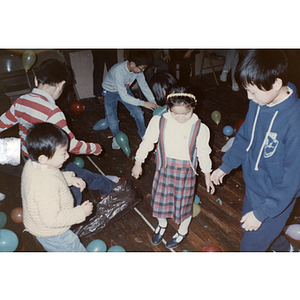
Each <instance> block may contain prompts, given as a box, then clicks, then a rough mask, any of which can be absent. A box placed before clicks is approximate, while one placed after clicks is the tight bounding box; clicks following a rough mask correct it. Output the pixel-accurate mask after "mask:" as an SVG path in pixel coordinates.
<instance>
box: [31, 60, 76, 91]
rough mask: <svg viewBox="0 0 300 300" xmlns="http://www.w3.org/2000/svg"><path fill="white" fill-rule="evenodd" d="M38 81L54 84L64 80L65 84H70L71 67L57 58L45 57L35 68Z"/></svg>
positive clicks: (71, 81) (71, 77)
mask: <svg viewBox="0 0 300 300" xmlns="http://www.w3.org/2000/svg"><path fill="white" fill-rule="evenodd" d="M35 75H36V78H37V81H38V83H41V84H49V85H52V86H54V85H56V84H57V83H60V82H62V81H66V83H65V85H71V84H73V82H74V74H73V71H72V69H71V68H70V67H69V66H68V65H67V64H65V63H64V62H62V61H60V60H58V59H47V60H45V61H44V62H42V63H41V65H40V66H39V67H38V68H37V69H36V70H35Z"/></svg>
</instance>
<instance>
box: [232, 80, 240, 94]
mask: <svg viewBox="0 0 300 300" xmlns="http://www.w3.org/2000/svg"><path fill="white" fill-rule="evenodd" d="M232 90H233V91H234V92H238V91H239V90H240V88H239V85H238V84H237V83H236V82H233V83H232Z"/></svg>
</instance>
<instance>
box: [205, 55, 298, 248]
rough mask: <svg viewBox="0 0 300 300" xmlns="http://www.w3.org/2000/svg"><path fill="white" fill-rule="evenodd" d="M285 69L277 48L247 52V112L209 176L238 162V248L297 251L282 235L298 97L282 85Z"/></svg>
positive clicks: (293, 189) (293, 175)
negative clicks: (240, 198)
mask: <svg viewBox="0 0 300 300" xmlns="http://www.w3.org/2000/svg"><path fill="white" fill-rule="evenodd" d="M287 67H288V63H287V59H286V56H285V54H284V52H282V51H280V50H250V51H248V52H247V53H246V55H245V56H244V58H243V60H242V61H241V64H240V67H239V70H240V78H241V83H242V85H243V87H244V88H245V89H246V91H247V96H248V98H249V100H250V103H249V110H248V113H247V116H246V118H245V122H244V123H243V125H242V126H241V127H240V129H239V131H238V133H237V135H236V137H235V140H234V143H233V145H232V147H231V148H230V149H229V150H228V151H227V152H226V153H225V155H224V156H223V158H222V160H223V164H222V165H221V166H220V167H219V168H218V169H217V170H215V171H214V172H213V173H212V175H211V180H212V181H213V182H214V183H215V184H216V185H218V184H220V183H222V182H223V177H224V176H225V175H226V174H229V173H230V172H231V170H232V169H235V168H237V167H239V166H240V165H242V168H243V177H244V181H245V184H246V190H245V198H244V205H243V211H242V218H241V227H242V230H243V233H244V235H243V238H242V241H241V245H240V250H241V251H267V250H268V249H271V250H273V251H290V252H294V251H298V249H297V248H296V247H294V246H293V245H291V244H290V243H289V242H288V241H287V239H286V238H285V237H284V236H283V235H282V230H283V228H284V226H285V223H286V221H287V219H288V218H289V216H290V214H291V212H292V210H293V207H294V205H295V202H296V198H297V197H298V196H300V192H299V191H300V155H299V149H300V101H299V99H298V94H297V89H296V87H295V85H293V84H291V83H287V78H286V77H287Z"/></svg>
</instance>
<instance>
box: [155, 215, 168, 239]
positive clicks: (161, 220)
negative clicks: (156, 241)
mask: <svg viewBox="0 0 300 300" xmlns="http://www.w3.org/2000/svg"><path fill="white" fill-rule="evenodd" d="M157 220H158V225H159V226H160V227H162V228H165V227H167V225H168V221H167V219H164V218H157ZM165 230H166V229H161V230H160V235H163V234H164V233H165ZM158 231H159V227H158V226H157V228H156V230H155V233H158Z"/></svg>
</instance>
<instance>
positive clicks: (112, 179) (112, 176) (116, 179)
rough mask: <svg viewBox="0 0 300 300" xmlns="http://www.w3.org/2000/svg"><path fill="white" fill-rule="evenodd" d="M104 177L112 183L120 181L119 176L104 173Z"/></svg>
mask: <svg viewBox="0 0 300 300" xmlns="http://www.w3.org/2000/svg"><path fill="white" fill-rule="evenodd" d="M105 177H106V178H108V179H109V180H111V181H112V182H114V183H118V182H119V181H120V177H118V176H114V175H106V176H105Z"/></svg>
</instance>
